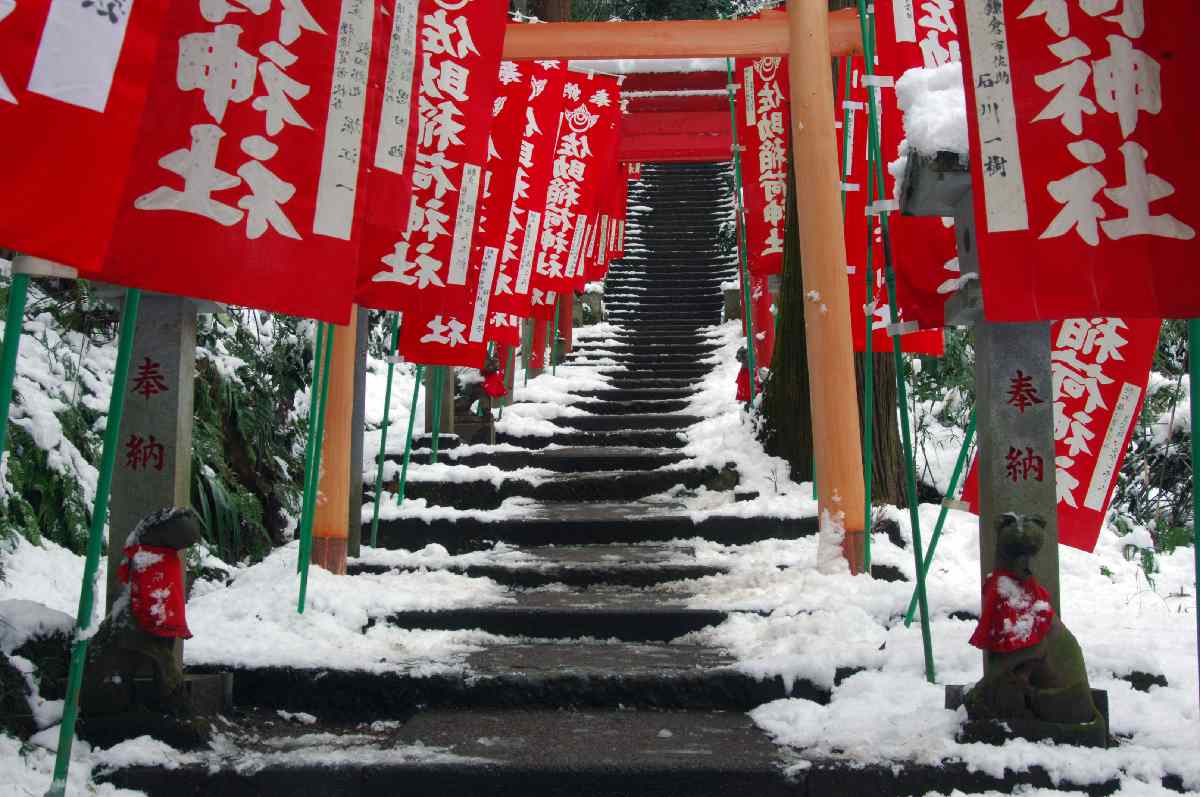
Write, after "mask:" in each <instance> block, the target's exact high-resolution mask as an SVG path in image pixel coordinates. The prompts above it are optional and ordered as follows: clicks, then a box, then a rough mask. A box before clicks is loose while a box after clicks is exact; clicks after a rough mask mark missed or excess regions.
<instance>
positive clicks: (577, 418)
mask: <svg viewBox="0 0 1200 797" xmlns="http://www.w3.org/2000/svg"><path fill="white" fill-rule="evenodd" d="M703 420H704V419H703V418H701V417H699V416H696V415H680V414H665V415H570V416H564V417H559V418H551V419H550V422H551V423H553V424H554V425H555V426H560V427H562V428H564V429H577V430H579V431H584V432H615V431H621V430H626V429H637V430H642V429H686V428H687V427H689V426H694V425H696V424H698V423H700V422H701V421H703Z"/></svg>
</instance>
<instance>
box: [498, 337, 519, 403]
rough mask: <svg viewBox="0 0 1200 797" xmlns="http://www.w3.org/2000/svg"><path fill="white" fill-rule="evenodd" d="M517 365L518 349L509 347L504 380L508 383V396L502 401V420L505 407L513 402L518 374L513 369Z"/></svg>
mask: <svg viewBox="0 0 1200 797" xmlns="http://www.w3.org/2000/svg"><path fill="white" fill-rule="evenodd" d="M516 365H517V350H516V349H515V348H513V347H511V346H510V347H509V348H508V367H507V368H505V369H504V381H505V383H507V385H508V396H507V397H505V399H504V401H502V402H500V420H504V408H505V406H507V405H508V404H510V403H511V402H512V395H513V390H514V389H515V388H516V382H517V375H516V374H515V373H513V369H514V368H515V367H516Z"/></svg>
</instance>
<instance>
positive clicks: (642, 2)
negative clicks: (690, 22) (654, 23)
mask: <svg viewBox="0 0 1200 797" xmlns="http://www.w3.org/2000/svg"><path fill="white" fill-rule="evenodd" d="M732 11H733V5H732V3H731V2H730V0H574V2H573V3H572V4H571V16H572V18H573V19H575V20H577V21H584V22H586V21H601V22H603V21H607V20H610V19H624V20H647V19H718V18H721V17H727V16H729V15H730V14H731V13H732Z"/></svg>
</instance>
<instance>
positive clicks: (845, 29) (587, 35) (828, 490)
mask: <svg viewBox="0 0 1200 797" xmlns="http://www.w3.org/2000/svg"><path fill="white" fill-rule="evenodd" d="M861 52H862V38H861V29H860V27H859V22H858V16H857V14H856V13H855V12H853V11H844V12H834V13H830V12H829V10H828V8H827V6H826V3H825V2H824V0H793V2H792V3H791V4H790V5H789V7H788V10H787V11H786V12H782V11H777V12H766V13H764V14H763V15H762V16H761V17H760V18H758V19H747V20H736V21H723V20H713V21H699V20H694V21H682V22H599V23H574V22H558V23H548V24H540V25H528V24H511V25H509V27H508V32H507V35H506V39H505V45H504V57H505V58H507V59H510V60H531V59H539V58H545V59H550V58H556V59H614V58H621V59H638V58H643V59H665V58H725V57H734V56H746V57H763V56H787V57H788V61H789V64H790V78H791V113H792V142H793V153H794V154H793V161H794V168H795V170H796V182H797V184H798V185H801V186H804V189H805V190H804V191H803V192H799V191H798V192H797V196H796V198H795V199H796V209H797V213H798V217H799V227H800V250H801V257H802V261H803V271H804V285H805V287H806V289H807V291H808V296H809V297H810V301H808V302H807V303H806V305H805V323H806V328H807V333H808V363H809V369H810V371H811V373H812V374H813V378H812V380H811V385H812V387H811V391H812V417H813V442H814V446H815V449H816V458H817V472H818V473H819V474H820V480H819V500H820V511H821V520H822V527H823V528H825V527H826V526H827V524H833V525H834V527H835V528H836V527H841V528H843V529H844V530H845V553H846V558H847V559H848V560H849V562H850V566H851V569H852V571H853V572H856V573H857V572H858V571H859V570H861V568H862V561H863V537H864V528H865V523H866V518H865V508H864V487H863V468H862V446H861V444H860V441H859V436H858V429H859V418H858V404H857V399H856V386H855V381H854V359H853V357H854V355H853V346H852V341H851V326H850V325H851V319H850V299H849V293H848V292H847V290H846V245H845V238H844V234H843V226H842V209H841V193H840V188H839V186H840V176H839V174H838V155H837V143H836V139H835V133H834V123H835V119H834V98H833V82H832V81H831V79H830V71H829V70H830V62H831V59H832V58H833V57H834V56H835V55H836V56H846V55H852V54H860V53H861ZM649 133H650V134H651V135H653V134H654V131H649ZM648 159H649V158H648Z"/></svg>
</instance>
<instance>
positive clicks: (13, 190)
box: [0, 0, 168, 274]
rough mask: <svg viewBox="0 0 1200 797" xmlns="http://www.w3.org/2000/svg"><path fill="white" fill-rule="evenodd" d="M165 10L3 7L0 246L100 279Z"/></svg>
mask: <svg viewBox="0 0 1200 797" xmlns="http://www.w3.org/2000/svg"><path fill="white" fill-rule="evenodd" d="M110 5H111V6H112V7H111V8H108V6H110ZM167 6H168V3H167V2H166V0H138V2H137V3H136V4H133V3H128V4H119V5H113V4H109V3H105V4H104V8H101V7H98V6H97V7H86V6H85V5H83V4H81V3H80V2H78V0H70V1H68V0H20V2H15V0H0V125H3V127H4V140H5V146H4V147H3V148H2V149H0V172H3V174H4V183H5V191H4V194H3V198H0V245H3V246H4V247H7V248H11V249H15V250H17V251H19V252H23V253H26V254H30V255H36V256H38V257H44V258H47V259H49V260H54V261H57V262H60V263H64V264H66V265H70V266H73V267H75V268H78V269H80V270H81V271H82V272H84V273H92V274H94V273H95V272H97V271H98V270H99V268H100V266H101V263H102V261H103V259H104V252H105V249H106V248H107V246H108V241H109V236H110V235H111V234H112V229H113V226H114V223H115V221H116V216H117V207H118V204H119V202H120V200H121V191H122V188H123V186H124V185H125V178H126V175H127V174H128V171H129V166H130V159H131V157H132V154H133V147H134V142H135V140H136V138H137V132H138V125H139V122H140V121H141V118H142V109H143V106H144V105H145V102H146V94H147V91H148V89H149V86H150V76H151V72H152V69H153V66H154V61H155V57H156V54H157V52H158V48H159V42H160V37H159V29H160V27H161V24H162V19H163V15H164V13H165V11H166V9H167Z"/></svg>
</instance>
